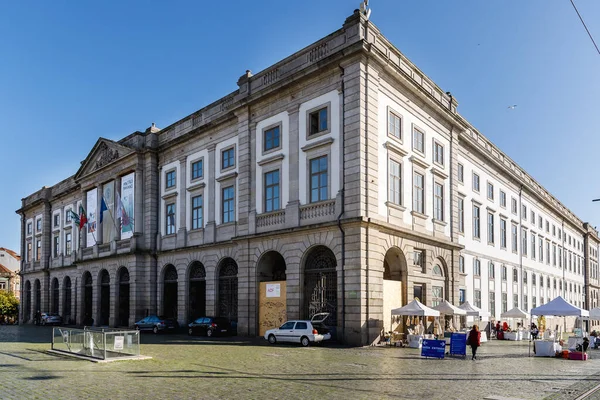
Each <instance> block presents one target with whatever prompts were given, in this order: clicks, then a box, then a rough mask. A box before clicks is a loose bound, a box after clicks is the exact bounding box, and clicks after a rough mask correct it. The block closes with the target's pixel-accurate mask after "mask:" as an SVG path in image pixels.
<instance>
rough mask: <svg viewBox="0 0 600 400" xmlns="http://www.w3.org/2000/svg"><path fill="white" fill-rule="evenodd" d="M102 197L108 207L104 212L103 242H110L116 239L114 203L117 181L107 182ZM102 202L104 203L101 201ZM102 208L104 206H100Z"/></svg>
mask: <svg viewBox="0 0 600 400" xmlns="http://www.w3.org/2000/svg"><path fill="white" fill-rule="evenodd" d="M102 192H103V193H102V198H103V199H104V203H105V204H106V207H107V209H106V210H104V211H103V212H102V214H104V215H102V243H109V242H112V241H113V240H114V239H115V233H116V230H115V223H114V221H113V219H116V218H115V216H114V213H115V211H114V208H115V207H114V204H115V195H114V193H115V181H110V182H108V183H105V184H104V185H103V188H102ZM101 204H102V203H101ZM100 209H101V210H102V208H100Z"/></svg>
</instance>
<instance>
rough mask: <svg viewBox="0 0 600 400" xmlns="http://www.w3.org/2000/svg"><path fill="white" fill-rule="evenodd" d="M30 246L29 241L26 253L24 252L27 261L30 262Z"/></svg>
mask: <svg viewBox="0 0 600 400" xmlns="http://www.w3.org/2000/svg"><path fill="white" fill-rule="evenodd" d="M31 246H32V244H31V242H27V254H26V259H27V262H31V251H32V250H31V248H32V247H31Z"/></svg>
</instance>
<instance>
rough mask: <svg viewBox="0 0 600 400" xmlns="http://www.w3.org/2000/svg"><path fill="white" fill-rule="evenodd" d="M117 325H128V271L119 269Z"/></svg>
mask: <svg viewBox="0 0 600 400" xmlns="http://www.w3.org/2000/svg"><path fill="white" fill-rule="evenodd" d="M118 312H119V322H118V324H119V326H129V271H128V270H127V268H125V267H123V268H121V269H120V271H119V311H118Z"/></svg>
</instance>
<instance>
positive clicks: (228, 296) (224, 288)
mask: <svg viewBox="0 0 600 400" xmlns="http://www.w3.org/2000/svg"><path fill="white" fill-rule="evenodd" d="M237 273H238V268H237V264H236V262H235V261H234V260H233V259H231V258H227V259H225V260H223V263H222V265H221V268H220V269H219V317H225V318H228V319H229V320H230V321H237V316H238V277H237Z"/></svg>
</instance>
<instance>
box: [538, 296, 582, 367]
mask: <svg viewBox="0 0 600 400" xmlns="http://www.w3.org/2000/svg"><path fill="white" fill-rule="evenodd" d="M534 315H537V316H542V315H544V316H546V315H549V316H554V317H579V318H589V316H590V312H589V311H588V310H584V309H581V308H579V307H576V306H574V305H573V304H571V303H569V302H568V301H566V300H565V299H563V298H562V296H558V297H557V298H555V299H554V300H552V301H549V302H548V303H546V304H544V305H541V306H539V307H536V308H532V309H531V316H534ZM530 322H531V321H530ZM530 326H531V324H530ZM529 343H530V350H529V351H530V355H531V341H530V342H529ZM582 359H583V358H582Z"/></svg>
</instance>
